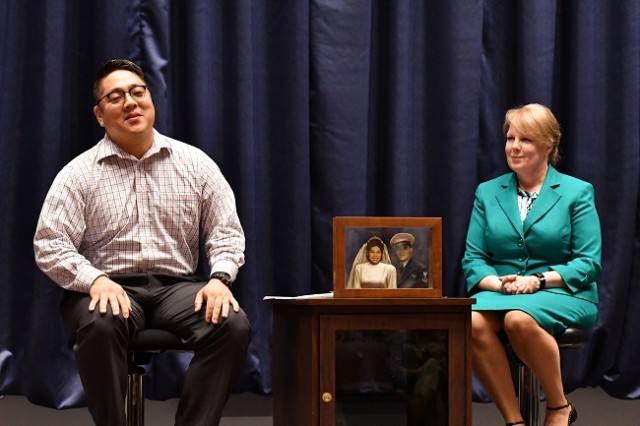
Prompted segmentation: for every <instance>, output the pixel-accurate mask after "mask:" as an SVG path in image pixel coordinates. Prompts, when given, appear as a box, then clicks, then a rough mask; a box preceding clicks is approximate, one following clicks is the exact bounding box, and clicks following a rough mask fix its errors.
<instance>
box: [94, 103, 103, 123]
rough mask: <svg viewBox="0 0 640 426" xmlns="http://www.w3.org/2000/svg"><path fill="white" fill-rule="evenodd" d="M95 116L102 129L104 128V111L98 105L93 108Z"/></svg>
mask: <svg viewBox="0 0 640 426" xmlns="http://www.w3.org/2000/svg"><path fill="white" fill-rule="evenodd" d="M93 115H95V116H96V120H98V124H99V125H100V127H104V118H103V114H102V109H100V107H99V106H98V105H94V106H93Z"/></svg>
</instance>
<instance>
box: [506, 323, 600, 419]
mask: <svg viewBox="0 0 640 426" xmlns="http://www.w3.org/2000/svg"><path fill="white" fill-rule="evenodd" d="M555 338H556V341H557V342H558V347H559V348H560V349H561V350H563V349H580V348H583V347H584V346H585V345H586V343H587V341H588V339H589V336H588V334H587V332H586V331H584V330H582V329H579V328H575V327H569V328H567V329H566V330H565V331H564V332H562V333H560V334H557V335H556V336H555ZM509 353H510V357H511V360H512V361H513V362H514V363H515V364H516V365H517V366H518V403H519V404H520V413H521V414H522V419H523V420H524V421H525V423H526V424H527V426H538V414H539V410H540V384H539V383H538V379H537V378H536V376H535V374H533V372H532V371H531V370H530V369H529V367H527V366H526V365H525V364H524V363H523V362H522V361H520V359H519V358H518V357H517V356H516V355H515V353H514V352H513V350H509Z"/></svg>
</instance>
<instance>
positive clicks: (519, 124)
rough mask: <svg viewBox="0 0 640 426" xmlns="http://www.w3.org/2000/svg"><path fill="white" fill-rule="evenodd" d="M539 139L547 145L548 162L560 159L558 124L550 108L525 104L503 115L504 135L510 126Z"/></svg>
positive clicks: (560, 135) (554, 162)
mask: <svg viewBox="0 0 640 426" xmlns="http://www.w3.org/2000/svg"><path fill="white" fill-rule="evenodd" d="M512 126H513V127H515V128H517V129H518V130H519V131H521V132H523V133H525V134H527V135H529V136H530V137H531V138H532V139H533V140H540V141H542V142H544V143H545V144H546V145H547V147H549V162H550V163H551V164H553V165H554V166H555V165H556V164H557V163H558V161H560V152H559V148H558V146H559V145H560V138H561V137H562V132H561V131H560V124H559V123H558V120H556V117H555V116H554V115H553V113H552V112H551V110H550V109H549V108H547V107H546V106H544V105H541V104H527V105H522V106H519V107H516V108H512V109H510V110H509V111H507V113H506V114H505V116H504V124H503V125H502V131H503V132H504V135H505V136H506V135H507V132H508V131H509V129H510V128H511V127H512Z"/></svg>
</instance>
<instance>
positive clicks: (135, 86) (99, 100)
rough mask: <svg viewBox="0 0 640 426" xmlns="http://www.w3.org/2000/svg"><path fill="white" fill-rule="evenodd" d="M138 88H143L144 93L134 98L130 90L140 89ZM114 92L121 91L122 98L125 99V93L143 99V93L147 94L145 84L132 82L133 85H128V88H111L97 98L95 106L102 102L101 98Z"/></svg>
mask: <svg viewBox="0 0 640 426" xmlns="http://www.w3.org/2000/svg"><path fill="white" fill-rule="evenodd" d="M140 88H142V89H144V93H143V94H142V96H141V97H140V98H136V97H135V96H133V94H132V93H131V91H132V90H135V89H140ZM114 93H122V99H125V98H126V97H127V95H129V96H131V98H132V99H143V98H144V97H145V95H146V94H147V85H146V84H133V85H131V87H129V90H123V89H113V90H112V91H110V92H109V93H107V94H106V95H104V96H103V97H101V98H100V99H98V100H97V101H96V106H97V105H98V104H99V103H100V102H102V100H103V99H105V98H108V97H109V96H111V95H113V94H114Z"/></svg>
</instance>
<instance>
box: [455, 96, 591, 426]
mask: <svg viewBox="0 0 640 426" xmlns="http://www.w3.org/2000/svg"><path fill="white" fill-rule="evenodd" d="M503 130H504V133H505V135H506V139H507V141H506V145H505V153H506V156H507V163H508V165H509V168H511V170H512V171H513V172H512V173H507V174H506V175H503V176H500V177H498V178H495V179H493V180H490V181H488V182H485V183H482V184H481V185H479V186H478V189H477V191H476V195H475V201H474V205H473V211H472V214H471V221H470V224H469V230H468V234H467V241H466V251H465V254H464V258H463V260H462V267H463V270H464V273H465V276H466V279H467V287H468V290H469V293H470V295H471V296H472V297H474V298H475V299H476V304H475V305H473V312H472V316H471V322H472V362H473V368H474V372H475V374H476V376H477V377H478V379H479V380H480V381H481V382H482V384H483V385H484V387H485V389H486V390H487V391H488V393H489V395H490V396H491V398H492V399H493V401H494V403H495V404H496V406H497V407H498V409H499V410H500V413H501V414H502V416H503V417H504V420H505V422H506V424H507V425H519V424H524V421H523V420H522V415H521V413H520V411H519V409H518V403H517V400H516V394H515V389H514V387H513V382H512V379H511V371H510V369H509V364H508V360H507V356H506V353H505V351H504V347H503V344H502V342H501V340H500V338H499V336H498V333H500V332H504V333H505V334H506V336H507V337H508V338H509V341H510V343H511V346H512V347H513V349H514V351H515V352H516V354H517V355H518V357H519V358H520V359H521V360H522V361H523V362H524V363H526V364H527V366H529V368H531V370H532V371H533V372H534V373H535V375H536V377H537V378H538V380H539V381H540V385H541V386H542V389H543V390H544V393H545V395H546V398H547V410H546V413H545V425H546V426H551V425H563V426H564V425H570V424H572V423H573V422H574V421H575V420H576V418H577V411H576V409H575V407H574V406H573V405H572V404H571V403H570V402H569V401H568V400H567V399H566V396H565V395H564V391H563V388H562V377H561V373H560V353H559V349H558V346H557V344H556V341H555V339H554V337H553V336H554V334H557V333H559V332H561V331H563V330H565V329H566V328H567V327H568V326H570V325H574V326H578V327H581V328H585V329H588V328H590V327H592V326H593V325H594V324H595V322H596V320H597V317H598V309H597V303H598V293H597V287H596V280H597V279H598V277H599V276H600V273H601V271H602V269H601V266H600V252H601V236H600V222H599V219H598V214H597V212H596V209H595V203H594V190H593V186H592V185H591V184H589V183H587V182H584V181H581V180H578V179H576V178H573V177H571V176H567V175H565V174H561V173H559V172H558V171H557V170H556V169H555V168H554V165H555V164H556V163H557V161H558V159H559V154H558V144H559V142H560V136H561V133H560V126H559V125H558V122H557V120H556V118H555V117H554V116H553V113H552V112H551V111H550V110H549V109H548V108H547V107H545V106H543V105H539V104H529V105H525V106H522V107H519V108H514V109H511V110H509V111H507V114H506V116H505V121H504V125H503Z"/></svg>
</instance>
